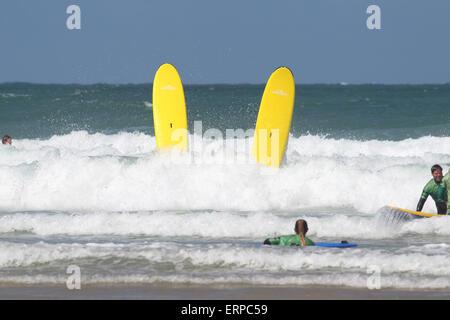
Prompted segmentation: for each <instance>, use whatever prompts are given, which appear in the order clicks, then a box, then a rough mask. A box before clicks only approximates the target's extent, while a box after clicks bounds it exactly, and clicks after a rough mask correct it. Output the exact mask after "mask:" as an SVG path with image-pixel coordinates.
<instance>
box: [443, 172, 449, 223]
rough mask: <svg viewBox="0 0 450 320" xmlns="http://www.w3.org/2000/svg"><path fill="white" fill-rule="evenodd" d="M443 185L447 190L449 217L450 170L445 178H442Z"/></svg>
mask: <svg viewBox="0 0 450 320" xmlns="http://www.w3.org/2000/svg"><path fill="white" fill-rule="evenodd" d="M442 184H443V186H444V188H445V189H447V215H450V201H448V199H450V169H449V170H448V172H447V174H446V175H445V176H444V178H442Z"/></svg>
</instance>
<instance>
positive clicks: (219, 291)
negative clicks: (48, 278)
mask: <svg viewBox="0 0 450 320" xmlns="http://www.w3.org/2000/svg"><path fill="white" fill-rule="evenodd" d="M0 299H1V300H450V291H449V290H445V289H391V288H389V289H373V290H369V289H365V288H349V287H324V286H316V287H314V286H311V287H274V286H272V287H269V286H261V287H260V286H252V287H250V286H229V285H224V286H214V287H208V286H190V285H184V286H182V285H85V286H82V287H81V288H80V289H73V290H69V289H67V287H66V286H65V285H43V286H39V285H0Z"/></svg>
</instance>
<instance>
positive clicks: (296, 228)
mask: <svg viewBox="0 0 450 320" xmlns="http://www.w3.org/2000/svg"><path fill="white" fill-rule="evenodd" d="M300 223H301V224H302V226H300V229H301V230H302V231H304V233H306V232H308V223H306V221H305V220H303V219H299V220H297V221H295V233H299V232H300V230H299V224H300Z"/></svg>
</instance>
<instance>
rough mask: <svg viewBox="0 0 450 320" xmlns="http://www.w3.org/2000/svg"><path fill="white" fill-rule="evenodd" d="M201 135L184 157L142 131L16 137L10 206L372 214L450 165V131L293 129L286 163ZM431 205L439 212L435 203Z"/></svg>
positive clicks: (2, 196)
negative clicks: (356, 134)
mask: <svg viewBox="0 0 450 320" xmlns="http://www.w3.org/2000/svg"><path fill="white" fill-rule="evenodd" d="M200 138H201V137H198V136H196V135H191V136H190V140H191V150H192V152H191V153H190V154H188V155H184V156H179V157H174V156H173V155H167V154H166V155H164V154H158V153H157V152H156V143H155V139H154V137H152V136H148V135H145V134H142V133H119V134H115V135H104V134H99V133H97V134H88V133H87V132H85V131H77V132H73V133H71V134H69V135H64V136H54V137H52V138H50V139H48V140H18V139H17V140H14V144H13V146H8V147H3V148H2V150H1V152H0V180H1V181H2V184H1V185H0V210H2V211H19V210H90V211H92V210H104V211H120V210H124V211H133V210H134V211H138V210H186V209H187V210H201V209H213V210H225V211H227V210H238V211H247V210H248V211H257V210H263V211H268V210H291V211H292V210H297V209H305V208H314V207H335V208H338V207H351V208H354V209H356V210H357V211H359V212H363V213H366V214H370V215H372V214H374V213H375V212H376V210H377V209H379V208H380V207H382V206H384V205H386V204H391V205H395V206H399V207H404V208H414V207H415V205H416V203H417V200H418V198H419V195H420V192H421V190H422V188H423V186H424V185H425V184H426V182H427V181H428V180H429V179H430V178H431V175H430V172H429V168H430V167H431V165H433V164H435V163H440V164H442V165H443V166H444V168H445V167H446V165H448V164H450V151H449V150H450V138H447V137H422V138H419V139H407V140H403V141H377V140H372V141H356V140H345V139H340V140H336V139H328V138H325V137H319V136H302V137H299V138H294V137H291V138H290V141H289V147H288V149H287V152H286V160H287V161H286V165H285V166H284V167H282V168H281V169H279V170H276V169H274V170H271V169H266V168H261V167H260V166H258V165H256V164H255V163H252V162H251V161H234V162H233V160H236V159H241V160H243V159H249V158H250V157H249V146H250V145H251V138H244V139H237V140H236V145H237V146H238V147H237V149H234V150H233V149H232V150H231V151H232V152H235V153H230V148H231V146H232V145H233V142H235V140H233V139H231V140H226V141H225V142H223V141H221V140H217V139H213V138H211V139H203V140H200ZM243 145H245V146H246V148H245V147H242V146H243ZM239 146H240V147H239ZM174 159H177V160H174ZM445 170H447V169H446V168H445ZM424 211H429V212H434V211H435V208H434V205H433V203H432V201H428V202H427V203H426V205H425V208H424Z"/></svg>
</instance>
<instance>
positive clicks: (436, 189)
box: [416, 164, 448, 214]
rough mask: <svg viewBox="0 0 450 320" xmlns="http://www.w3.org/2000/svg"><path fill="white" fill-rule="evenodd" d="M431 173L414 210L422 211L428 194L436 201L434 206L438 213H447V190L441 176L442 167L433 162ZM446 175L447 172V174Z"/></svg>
mask: <svg viewBox="0 0 450 320" xmlns="http://www.w3.org/2000/svg"><path fill="white" fill-rule="evenodd" d="M431 174H432V176H433V179H431V180H430V181H429V182H428V183H427V184H426V185H425V187H424V188H423V191H422V195H421V196H420V200H419V203H418V204H417V209H416V211H419V212H420V211H422V208H423V205H424V204H425V201H426V200H427V198H428V196H431V198H433V200H434V202H435V203H436V208H437V212H438V214H446V212H447V214H448V209H447V190H448V188H446V186H445V183H444V181H443V180H444V179H443V178H442V167H441V166H440V165H438V164H435V165H434V166H432V167H431ZM447 175H448V174H447Z"/></svg>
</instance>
